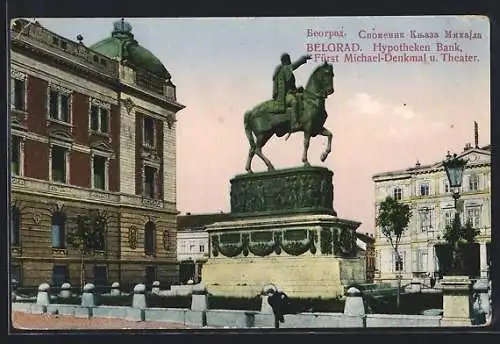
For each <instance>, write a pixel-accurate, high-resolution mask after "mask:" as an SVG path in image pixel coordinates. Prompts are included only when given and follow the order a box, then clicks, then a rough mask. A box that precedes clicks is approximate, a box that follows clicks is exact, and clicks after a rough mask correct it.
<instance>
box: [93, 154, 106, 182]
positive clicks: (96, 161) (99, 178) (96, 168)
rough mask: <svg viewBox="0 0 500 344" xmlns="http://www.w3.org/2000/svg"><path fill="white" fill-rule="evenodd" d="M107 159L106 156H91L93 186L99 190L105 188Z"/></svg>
mask: <svg viewBox="0 0 500 344" xmlns="http://www.w3.org/2000/svg"><path fill="white" fill-rule="evenodd" d="M106 165H107V159H106V157H103V156H99V155H94V157H93V158H92V172H93V175H94V178H93V182H94V184H93V188H94V189H99V190H106V189H107V178H106V176H107V173H106V172H107V171H106Z"/></svg>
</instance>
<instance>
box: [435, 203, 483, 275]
mask: <svg viewBox="0 0 500 344" xmlns="http://www.w3.org/2000/svg"><path fill="white" fill-rule="evenodd" d="M479 233H480V230H479V229H477V228H474V227H473V226H472V224H471V223H470V222H469V221H467V222H466V224H465V226H462V224H461V222H460V214H459V213H458V211H457V212H456V213H455V217H454V218H453V221H452V223H451V225H448V226H446V228H445V231H444V233H443V239H444V240H445V241H446V242H447V243H448V244H449V245H450V246H451V250H452V251H451V252H452V266H451V269H452V270H451V273H452V274H453V275H462V274H463V273H464V257H463V254H462V250H461V249H460V245H459V244H469V245H471V244H473V243H474V240H475V239H476V237H477V236H478V235H479Z"/></svg>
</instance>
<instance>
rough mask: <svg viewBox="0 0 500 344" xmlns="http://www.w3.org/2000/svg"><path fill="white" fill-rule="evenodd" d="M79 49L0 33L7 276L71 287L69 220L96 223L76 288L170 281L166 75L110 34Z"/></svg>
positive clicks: (170, 139)
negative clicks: (6, 50)
mask: <svg viewBox="0 0 500 344" xmlns="http://www.w3.org/2000/svg"><path fill="white" fill-rule="evenodd" d="M110 29H112V33H111V36H110V37H107V38H104V39H103V40H102V41H100V42H98V43H96V44H94V45H92V46H86V45H85V44H83V42H82V37H81V36H80V35H79V36H78V40H79V42H75V41H73V40H71V39H68V38H66V37H62V36H60V35H58V34H56V33H54V32H51V31H50V30H48V29H47V28H45V27H43V26H42V25H40V24H39V23H38V22H36V21H35V22H31V21H27V20H24V19H17V20H14V21H12V23H11V30H10V33H11V50H10V56H11V61H10V67H11V68H10V76H11V78H10V101H11V111H10V119H11V180H12V183H11V205H12V207H11V209H12V211H11V214H10V216H11V231H10V244H11V252H10V253H11V276H12V278H15V279H16V280H18V281H19V282H20V283H21V285H25V286H33V285H38V284H40V283H42V282H49V283H50V284H52V285H56V286H57V285H60V284H61V283H63V282H70V283H71V284H73V285H78V284H79V283H80V258H79V257H80V256H79V254H78V252H77V251H76V250H75V249H73V248H72V247H70V246H69V245H68V242H67V237H68V233H69V232H70V231H72V230H73V229H74V228H75V226H76V220H77V218H78V216H79V215H85V214H88V212H89V211H93V214H94V215H93V216H98V217H99V218H101V219H102V220H103V221H104V223H105V226H103V230H102V231H103V233H102V235H103V238H104V240H103V241H102V244H100V246H99V247H95V248H94V249H95V254H93V255H91V256H87V257H85V263H86V264H85V266H86V271H85V281H87V282H94V283H95V284H97V285H109V284H110V283H112V282H114V281H119V282H121V283H122V284H135V283H138V282H141V281H144V282H146V283H151V282H152V281H154V280H159V281H164V282H165V283H168V281H170V280H175V279H176V278H177V276H178V267H177V264H176V239H177V237H176V227H177V226H176V216H177V213H178V211H177V206H176V114H177V113H178V112H179V111H180V110H181V109H183V108H184V105H182V104H180V103H179V102H177V99H176V87H175V85H174V84H173V82H172V78H171V75H170V73H169V72H168V71H167V70H166V69H165V67H164V65H163V64H162V63H161V62H160V61H159V60H158V58H156V57H155V56H154V55H153V54H152V53H151V52H150V51H149V50H147V49H146V48H144V47H142V46H141V45H140V44H139V43H138V42H137V41H136V40H135V39H134V35H133V32H132V26H131V25H130V24H129V23H127V22H125V21H124V20H121V21H118V22H116V23H114V26H113V27H112V28H110Z"/></svg>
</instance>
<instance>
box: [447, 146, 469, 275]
mask: <svg viewBox="0 0 500 344" xmlns="http://www.w3.org/2000/svg"><path fill="white" fill-rule="evenodd" d="M446 158H447V159H446V160H444V161H443V166H444V169H445V171H446V175H447V176H448V181H449V183H450V189H452V191H453V200H454V202H455V204H454V207H455V221H454V222H453V224H452V226H453V232H454V233H453V236H452V241H454V243H453V244H454V245H453V246H454V248H453V258H452V259H453V266H452V269H453V270H454V271H453V273H455V274H456V273H460V272H461V270H462V262H461V258H462V257H461V252H460V250H459V249H458V239H459V234H458V232H459V231H460V228H461V226H462V225H461V223H460V213H459V209H458V199H459V198H460V187H461V186H462V178H463V174H464V169H465V165H466V164H467V160H465V159H459V158H457V154H453V156H451V155H450V154H449V153H448V155H447V156H446Z"/></svg>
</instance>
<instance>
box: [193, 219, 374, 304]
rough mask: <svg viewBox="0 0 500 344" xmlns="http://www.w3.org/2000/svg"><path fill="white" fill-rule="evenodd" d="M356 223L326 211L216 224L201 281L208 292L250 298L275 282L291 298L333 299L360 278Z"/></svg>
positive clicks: (362, 275) (363, 267) (363, 273)
mask: <svg viewBox="0 0 500 344" xmlns="http://www.w3.org/2000/svg"><path fill="white" fill-rule="evenodd" d="M358 225H359V224H358V223H356V222H352V221H348V220H343V219H339V218H336V217H334V216H331V215H299V216H287V217H269V218H257V219H255V218H254V219H243V220H236V221H226V222H219V223H215V224H213V225H211V226H209V227H207V230H208V232H209V238H210V250H211V252H210V254H211V257H210V259H209V260H208V262H207V263H206V264H205V265H204V266H203V272H202V273H203V281H204V282H205V283H206V285H207V288H208V291H209V292H210V293H211V294H213V295H220V296H232V297H254V296H256V295H258V294H259V293H260V292H261V290H262V288H263V287H264V286H265V285H267V284H270V283H272V284H274V285H276V286H277V287H278V289H280V290H282V291H284V292H285V293H286V294H287V295H288V296H290V297H300V298H309V297H310V298H314V297H320V296H321V297H323V298H335V297H337V296H343V294H344V287H345V286H348V285H349V284H352V283H364V282H365V276H366V271H365V270H366V265H365V261H364V259H363V258H361V257H357V256H356V235H355V234H354V230H355V229H356V228H357V226H358Z"/></svg>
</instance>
